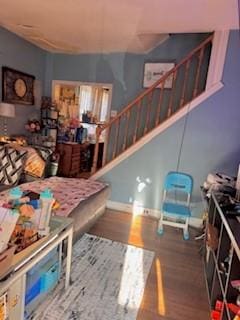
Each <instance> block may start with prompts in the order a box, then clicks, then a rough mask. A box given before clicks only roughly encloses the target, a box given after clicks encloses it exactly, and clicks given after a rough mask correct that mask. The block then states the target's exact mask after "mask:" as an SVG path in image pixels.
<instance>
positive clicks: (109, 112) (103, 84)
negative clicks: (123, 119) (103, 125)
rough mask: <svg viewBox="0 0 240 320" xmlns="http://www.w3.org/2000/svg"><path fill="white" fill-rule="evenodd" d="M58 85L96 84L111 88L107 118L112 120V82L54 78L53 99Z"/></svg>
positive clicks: (96, 85)
mask: <svg viewBox="0 0 240 320" xmlns="http://www.w3.org/2000/svg"><path fill="white" fill-rule="evenodd" d="M56 85H68V86H76V87H77V86H95V87H101V88H102V87H104V88H107V89H109V99H108V107H107V108H108V110H107V119H106V121H107V122H108V121H109V120H110V114H111V104H112V90H113V85H112V84H111V83H100V82H83V81H68V80H52V100H53V101H54V98H55V91H54V88H55V86H56Z"/></svg>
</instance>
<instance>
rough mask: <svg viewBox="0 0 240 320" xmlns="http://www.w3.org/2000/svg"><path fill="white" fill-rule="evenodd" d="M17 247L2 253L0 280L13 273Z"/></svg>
mask: <svg viewBox="0 0 240 320" xmlns="http://www.w3.org/2000/svg"><path fill="white" fill-rule="evenodd" d="M15 249H16V246H9V247H8V249H6V250H4V251H3V252H1V253H0V279H1V278H2V277H3V276H6V275H7V273H8V271H11V269H10V267H11V263H12V259H13V255H14V251H15Z"/></svg>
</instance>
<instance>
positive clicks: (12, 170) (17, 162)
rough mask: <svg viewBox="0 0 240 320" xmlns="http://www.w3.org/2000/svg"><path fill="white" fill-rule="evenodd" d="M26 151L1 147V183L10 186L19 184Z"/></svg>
mask: <svg viewBox="0 0 240 320" xmlns="http://www.w3.org/2000/svg"><path fill="white" fill-rule="evenodd" d="M26 153H27V152H26V151H17V150H15V149H13V148H11V147H9V146H6V145H5V146H0V183H1V184H4V185H8V186H14V185H17V184H18V181H19V179H20V176H21V173H22V171H23V167H24V163H25V156H26Z"/></svg>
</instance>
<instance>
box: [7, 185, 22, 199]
mask: <svg viewBox="0 0 240 320" xmlns="http://www.w3.org/2000/svg"><path fill="white" fill-rule="evenodd" d="M22 195H23V192H22V190H21V189H20V188H19V187H16V188H12V189H10V191H9V193H8V197H9V200H16V199H20V198H21V197H22Z"/></svg>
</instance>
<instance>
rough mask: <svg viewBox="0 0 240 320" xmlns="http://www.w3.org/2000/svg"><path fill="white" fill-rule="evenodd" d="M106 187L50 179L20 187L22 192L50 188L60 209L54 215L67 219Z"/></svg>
mask: <svg viewBox="0 0 240 320" xmlns="http://www.w3.org/2000/svg"><path fill="white" fill-rule="evenodd" d="M106 186H107V184H106V183H102V182H99V181H94V180H86V179H75V178H60V177H51V178H47V179H44V180H37V181H34V182H28V183H24V184H22V185H20V186H19V187H20V188H21V189H22V190H23V191H27V190H30V191H34V192H37V193H39V192H41V191H43V190H44V189H46V188H50V189H51V191H52V192H53V194H54V198H55V199H56V200H57V201H58V202H59V203H60V208H59V209H57V210H56V211H55V214H56V215H59V216H64V217H67V216H68V215H69V214H70V213H71V212H72V210H73V209H74V208H76V207H77V206H78V205H79V203H80V202H81V201H83V200H86V199H87V198H89V197H90V196H91V195H93V194H95V193H97V192H99V191H100V190H102V189H103V188H105V187H106ZM7 194H8V191H4V192H1V193H0V202H2V201H5V200H6V199H7Z"/></svg>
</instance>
